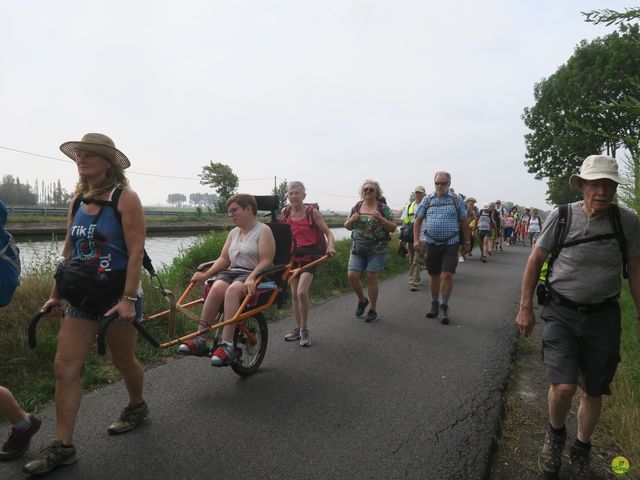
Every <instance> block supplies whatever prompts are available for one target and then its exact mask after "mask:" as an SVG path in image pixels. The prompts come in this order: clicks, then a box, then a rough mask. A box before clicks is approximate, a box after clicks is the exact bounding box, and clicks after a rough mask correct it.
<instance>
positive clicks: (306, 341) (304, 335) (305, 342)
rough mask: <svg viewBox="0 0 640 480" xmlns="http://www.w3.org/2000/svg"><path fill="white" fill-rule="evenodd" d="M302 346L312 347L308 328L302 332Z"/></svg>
mask: <svg viewBox="0 0 640 480" xmlns="http://www.w3.org/2000/svg"><path fill="white" fill-rule="evenodd" d="M300 346H301V347H310V346H311V335H309V330H307V329H306V328H305V329H302V330H300Z"/></svg>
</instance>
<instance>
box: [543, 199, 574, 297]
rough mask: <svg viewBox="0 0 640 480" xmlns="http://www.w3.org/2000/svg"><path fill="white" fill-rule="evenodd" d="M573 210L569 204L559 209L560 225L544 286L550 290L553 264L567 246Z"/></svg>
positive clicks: (555, 234)
mask: <svg viewBox="0 0 640 480" xmlns="http://www.w3.org/2000/svg"><path fill="white" fill-rule="evenodd" d="M570 214H571V208H569V205H568V204H566V203H565V204H563V205H560V206H559V207H558V223H557V224H556V230H555V232H554V236H553V248H552V250H551V252H550V254H549V260H548V261H547V272H546V276H545V279H544V284H545V285H546V287H547V288H550V285H549V277H551V270H552V269H553V262H555V260H556V258H558V255H560V250H562V248H563V247H564V246H565V244H564V241H565V240H566V239H567V234H568V233H569V224H570V223H571V218H570Z"/></svg>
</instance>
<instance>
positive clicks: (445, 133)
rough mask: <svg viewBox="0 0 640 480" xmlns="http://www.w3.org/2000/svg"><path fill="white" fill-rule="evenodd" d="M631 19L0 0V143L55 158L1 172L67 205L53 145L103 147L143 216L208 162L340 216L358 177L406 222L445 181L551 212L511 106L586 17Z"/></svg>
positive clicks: (472, 10)
mask: <svg viewBox="0 0 640 480" xmlns="http://www.w3.org/2000/svg"><path fill="white" fill-rule="evenodd" d="M628 6H630V4H629V3H628V2H618V1H610V0H608V1H607V2H603V1H599V2H597V1H591V0H562V1H558V0H549V1H547V0H526V1H525V0H521V1H513V0H511V1H507V0H505V1H485V0H458V1H454V2H442V1H438V2H434V1H427V0H423V1H403V0H394V1H373V0H371V1H365V0H361V1H347V0H344V1H330V0H322V1H306V0H280V1H269V0H254V1H246V0H233V1H232V0H227V1H214V0H206V1H205V0H203V1H193V0H181V1H166V0H153V1H150V0H149V1H147V0H144V1H141V0H126V1H125V0H109V1H107V0H104V1H92V0H82V1H81V0H56V1H47V0H40V1H33V0H20V1H5V2H3V5H2V14H1V15H0V62H2V65H1V68H0V147H5V148H7V147H8V148H13V149H17V150H23V151H28V152H33V153H36V154H39V155H45V156H50V157H54V158H56V159H59V161H56V160H53V159H47V158H41V157H37V156H32V155H25V154H21V153H16V152H12V151H9V150H6V149H4V148H0V165H1V168H0V171H1V173H2V174H12V175H14V176H18V177H20V179H21V181H22V182H26V181H30V182H31V183H32V184H33V181H34V180H35V179H36V178H37V179H38V180H42V179H44V180H45V181H47V182H50V181H55V180H56V179H58V178H60V179H61V181H62V184H63V186H64V187H66V188H67V189H68V190H72V189H73V185H74V184H75V181H76V179H77V171H76V169H75V165H74V164H73V163H70V162H68V161H64V159H66V158H67V157H65V156H64V155H63V154H62V153H61V152H60V151H59V150H58V146H59V145H60V144H61V143H62V142H64V141H68V140H79V139H80V138H81V137H82V135H83V134H84V133H86V132H101V133H105V134H107V135H109V136H110V137H111V138H113V140H114V141H115V143H116V146H117V147H119V148H120V149H121V150H122V151H123V152H124V153H125V154H126V155H127V156H128V157H129V159H130V160H131V163H132V166H131V168H130V169H129V170H128V176H129V179H130V181H131V184H132V186H133V188H134V189H135V190H137V191H138V193H139V194H140V197H141V198H142V201H143V204H145V205H152V204H160V203H163V202H165V200H166V198H167V195H168V194H169V193H175V192H180V193H184V194H185V195H187V197H188V195H189V194H190V193H193V192H208V191H209V192H210V190H208V188H207V187H204V186H202V185H200V183H199V179H198V177H197V175H198V173H200V172H201V169H202V166H203V165H206V164H208V163H209V162H210V161H213V162H221V163H225V164H228V165H229V166H231V168H232V169H233V171H234V173H236V175H237V176H238V177H239V178H240V188H239V191H241V192H247V193H254V194H268V193H270V191H271V189H272V188H273V184H274V177H276V178H277V181H278V183H280V181H282V180H283V179H285V178H286V179H288V180H300V181H302V182H304V183H305V185H306V187H307V200H309V201H316V202H319V204H320V206H321V208H323V209H329V208H331V209H336V210H343V211H344V210H348V209H349V208H350V207H351V205H353V204H354V203H355V201H356V200H357V192H358V189H359V186H360V184H361V183H362V181H363V180H364V179H365V178H372V179H376V180H378V181H379V182H380V183H381V185H382V188H383V190H384V193H385V195H386V197H387V199H388V202H389V204H390V206H391V207H392V208H401V207H402V206H403V205H404V204H405V203H406V201H407V198H408V195H409V193H410V192H411V191H412V190H413V187H414V186H415V185H416V184H424V185H425V186H426V187H427V189H430V188H433V174H434V172H435V171H437V170H447V171H449V172H451V174H452V176H453V183H452V186H453V187H454V188H455V189H456V191H459V192H462V193H465V194H467V195H473V196H475V197H476V198H477V199H478V200H479V201H480V203H484V202H487V201H491V200H495V199H496V198H500V199H502V200H503V201H512V202H515V203H519V204H526V205H535V206H539V207H543V208H546V207H545V200H544V199H545V191H546V184H545V183H544V182H541V181H537V180H535V179H534V178H533V176H532V175H531V174H529V173H527V172H526V169H525V167H524V166H523V162H524V154H525V147H524V140H523V135H524V134H525V133H526V128H525V126H524V124H523V122H522V120H521V118H520V116H521V114H522V111H523V108H524V107H526V106H530V105H532V104H533V86H534V83H535V82H537V81H539V80H541V79H542V78H543V77H548V76H549V75H551V74H552V73H554V72H555V70H556V69H557V68H558V67H559V66H560V65H561V64H562V63H564V62H565V61H566V60H567V59H568V58H569V57H570V56H571V54H572V52H573V50H574V48H575V46H576V44H578V42H579V41H580V40H581V39H593V38H595V37H597V36H603V35H606V34H607V33H610V32H612V31H613V28H612V27H600V26H598V27H595V26H593V25H591V24H587V23H585V22H584V20H583V16H582V15H581V14H580V12H581V11H587V10H590V9H601V8H604V7H607V8H612V9H618V10H623V9H624V7H628ZM594 153H595V152H594ZM151 174H152V175H160V176H169V177H183V178H163V177H156V176H151Z"/></svg>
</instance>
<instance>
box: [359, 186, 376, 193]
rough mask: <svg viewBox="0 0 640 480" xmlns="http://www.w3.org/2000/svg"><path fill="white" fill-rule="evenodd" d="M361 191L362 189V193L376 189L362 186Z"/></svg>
mask: <svg viewBox="0 0 640 480" xmlns="http://www.w3.org/2000/svg"><path fill="white" fill-rule="evenodd" d="M362 191H363V192H364V193H370V192H375V191H376V189H375V188H371V187H364V188H363V189H362Z"/></svg>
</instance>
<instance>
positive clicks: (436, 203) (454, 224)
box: [416, 193, 467, 245]
mask: <svg viewBox="0 0 640 480" xmlns="http://www.w3.org/2000/svg"><path fill="white" fill-rule="evenodd" d="M454 202H455V203H457V204H458V208H456V205H455V203H454ZM427 207H428V208H427ZM458 211H459V212H460V213H458ZM458 217H459V218H458ZM416 218H422V219H423V221H424V223H425V224H426V227H425V228H424V229H423V233H421V234H420V240H421V241H423V242H427V243H430V244H432V245H454V244H456V243H459V242H460V241H461V239H460V235H459V232H460V222H461V221H462V220H464V219H465V218H467V209H466V207H465V205H464V203H463V200H462V198H461V197H460V196H458V195H456V196H455V197H454V196H452V195H451V194H450V193H447V194H446V195H445V196H444V197H443V198H442V200H439V199H438V197H437V196H436V194H435V193H432V194H431V195H427V196H426V197H424V198H423V199H422V202H420V206H419V207H418V211H417V212H416ZM425 218H426V221H425Z"/></svg>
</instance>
